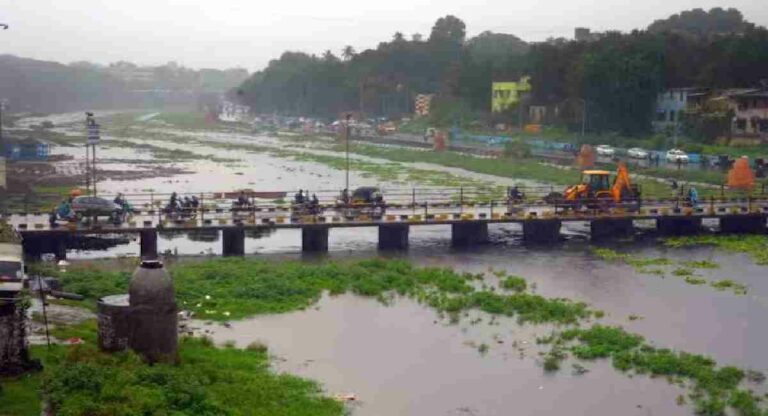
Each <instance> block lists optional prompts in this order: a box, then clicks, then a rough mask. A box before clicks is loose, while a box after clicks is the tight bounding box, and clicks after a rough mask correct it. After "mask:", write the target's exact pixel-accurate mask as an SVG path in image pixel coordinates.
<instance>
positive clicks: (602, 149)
mask: <svg viewBox="0 0 768 416" xmlns="http://www.w3.org/2000/svg"><path fill="white" fill-rule="evenodd" d="M615 153H616V150H615V149H614V148H613V147H611V146H608V145H607V144H601V145H599V146H597V154H598V155H600V156H613V155H614V154H615Z"/></svg>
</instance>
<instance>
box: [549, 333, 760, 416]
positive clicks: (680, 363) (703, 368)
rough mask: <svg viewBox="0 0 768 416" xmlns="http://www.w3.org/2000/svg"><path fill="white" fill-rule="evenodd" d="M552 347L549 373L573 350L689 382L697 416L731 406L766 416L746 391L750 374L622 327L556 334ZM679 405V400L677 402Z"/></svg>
mask: <svg viewBox="0 0 768 416" xmlns="http://www.w3.org/2000/svg"><path fill="white" fill-rule="evenodd" d="M545 340H547V341H549V342H550V343H551V344H552V348H551V351H550V352H549V353H547V354H546V357H547V360H549V361H552V362H549V363H547V361H545V365H548V366H549V369H550V371H554V370H556V369H557V368H559V366H560V364H559V361H561V360H563V359H565V358H566V357H567V354H566V353H564V352H570V353H571V354H572V355H573V356H574V357H576V358H578V359H581V360H595V359H606V358H610V359H611V360H612V362H613V366H614V368H616V369H617V370H619V371H622V372H634V373H636V374H647V375H650V376H651V377H657V376H662V377H666V378H667V379H668V380H669V381H670V382H671V383H678V382H690V384H689V385H688V386H689V388H690V389H691V392H690V394H689V397H690V398H691V400H692V401H693V404H694V408H695V411H696V413H697V414H707V415H722V414H724V412H725V410H726V408H727V407H730V408H732V409H733V410H735V411H736V412H737V414H741V415H762V414H764V413H763V412H764V411H763V410H761V409H760V399H759V398H757V397H756V396H754V394H752V393H751V392H749V391H746V390H742V389H741V383H742V381H743V380H744V378H745V372H744V371H743V370H741V369H739V368H736V367H731V366H726V367H718V366H717V364H716V363H715V361H714V360H712V359H710V358H708V357H705V356H702V355H697V354H690V353H686V352H680V351H673V350H670V349H666V348H657V347H654V346H653V345H651V344H649V343H647V342H645V340H644V339H643V337H642V336H640V335H636V334H631V333H629V332H626V331H625V330H624V329H622V328H620V327H610V326H602V325H593V326H591V327H590V328H583V329H582V328H575V329H569V330H566V331H562V332H559V333H556V334H553V335H551V336H550V337H548V338H546V339H545ZM678 402H680V400H679V399H678ZM683 402H684V400H683Z"/></svg>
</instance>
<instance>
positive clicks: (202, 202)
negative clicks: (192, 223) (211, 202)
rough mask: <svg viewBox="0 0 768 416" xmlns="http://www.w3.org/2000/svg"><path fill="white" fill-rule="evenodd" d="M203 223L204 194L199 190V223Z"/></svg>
mask: <svg viewBox="0 0 768 416" xmlns="http://www.w3.org/2000/svg"><path fill="white" fill-rule="evenodd" d="M203 223H205V194H204V193H202V192H200V224H201V225H202V224H203Z"/></svg>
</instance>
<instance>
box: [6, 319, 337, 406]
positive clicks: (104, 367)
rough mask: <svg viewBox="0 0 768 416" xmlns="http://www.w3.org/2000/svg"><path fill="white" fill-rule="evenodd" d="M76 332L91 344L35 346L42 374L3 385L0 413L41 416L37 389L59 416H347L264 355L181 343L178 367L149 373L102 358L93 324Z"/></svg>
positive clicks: (126, 358)
mask: <svg viewBox="0 0 768 416" xmlns="http://www.w3.org/2000/svg"><path fill="white" fill-rule="evenodd" d="M72 333H78V334H83V333H84V334H86V336H85V337H84V338H86V339H87V340H88V341H87V342H86V343H84V344H80V345H74V346H64V345H54V346H52V347H51V349H50V350H46V349H45V348H44V347H42V346H38V347H34V348H33V355H34V356H35V357H37V358H41V359H42V361H43V363H44V367H45V370H44V372H43V373H42V374H39V373H38V374H32V375H27V376H24V377H21V378H19V379H12V380H3V392H2V393H0V409H2V410H0V412H1V413H3V414H14V415H39V414H40V408H39V407H40V397H39V392H38V389H42V391H43V392H44V394H45V397H46V398H47V399H48V400H49V401H50V403H51V405H52V407H53V408H54V409H55V411H56V414H58V415H85V414H89V415H137V414H158V413H157V412H158V411H161V412H162V414H178V415H183V414H188V415H193V414H194V415H203V414H205V415H215V414H216V415H220V414H241V415H242V414H249V415H304V414H308V413H311V414H316V415H342V414H343V413H344V409H343V405H342V404H341V403H340V402H338V401H335V400H333V399H330V398H327V397H323V396H322V391H321V389H320V387H319V386H318V385H317V384H315V383H313V382H311V381H307V380H304V379H301V378H298V377H294V376H290V375H285V374H280V375H277V374H274V373H273V372H271V371H270V369H269V358H268V355H267V352H266V350H265V349H254V348H248V349H245V350H240V349H236V348H233V347H226V348H216V347H214V346H213V344H212V342H211V341H210V340H208V339H199V338H182V339H181V340H180V345H179V356H180V364H179V365H167V364H155V365H151V366H150V365H147V364H145V363H144V362H142V360H141V359H140V358H139V357H138V356H136V355H135V354H133V353H130V352H126V353H118V354H105V353H101V352H99V351H98V349H97V347H96V344H95V342H91V340H93V341H95V324H93V323H92V322H90V323H88V324H87V325H84V326H82V327H81V328H74V329H72ZM9 410H10V413H5V412H6V411H9Z"/></svg>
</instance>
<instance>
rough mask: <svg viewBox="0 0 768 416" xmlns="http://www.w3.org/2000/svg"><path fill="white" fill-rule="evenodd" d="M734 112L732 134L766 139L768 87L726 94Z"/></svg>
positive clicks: (767, 128) (767, 137)
mask: <svg viewBox="0 0 768 416" xmlns="http://www.w3.org/2000/svg"><path fill="white" fill-rule="evenodd" d="M728 101H729V107H730V108H731V110H733V112H734V116H733V120H732V122H731V132H732V134H733V135H734V136H741V137H751V138H759V139H762V141H765V140H766V139H768V88H760V89H753V90H747V91H741V92H737V93H734V94H731V95H729V96H728Z"/></svg>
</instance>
